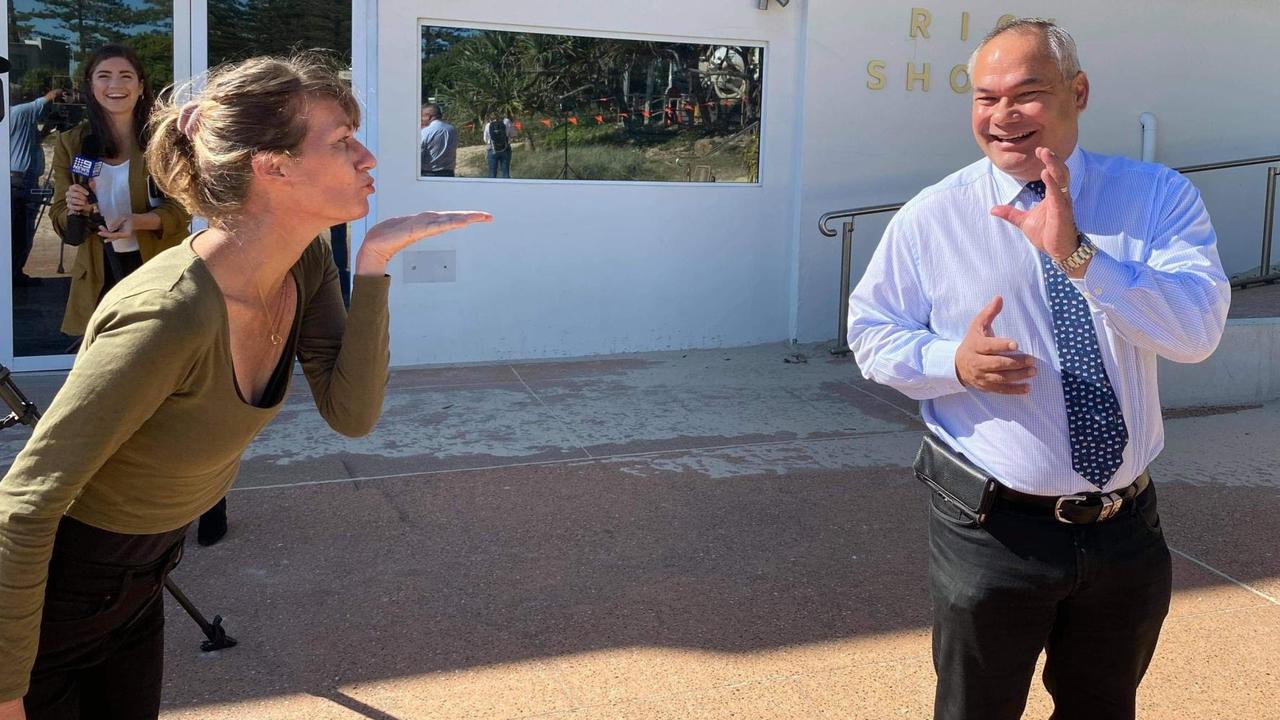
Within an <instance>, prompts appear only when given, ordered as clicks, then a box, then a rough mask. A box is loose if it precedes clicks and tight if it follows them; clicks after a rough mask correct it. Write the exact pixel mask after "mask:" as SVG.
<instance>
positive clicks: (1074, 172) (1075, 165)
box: [987, 145, 1084, 205]
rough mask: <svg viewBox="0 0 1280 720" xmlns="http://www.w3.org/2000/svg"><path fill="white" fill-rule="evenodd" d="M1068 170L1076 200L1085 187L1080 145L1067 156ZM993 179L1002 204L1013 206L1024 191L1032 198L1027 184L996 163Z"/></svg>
mask: <svg viewBox="0 0 1280 720" xmlns="http://www.w3.org/2000/svg"><path fill="white" fill-rule="evenodd" d="M987 162H989V163H990V162H991V161H990V160H988V161H987ZM1067 170H1068V171H1070V173H1071V199H1072V200H1075V199H1076V198H1077V197H1079V196H1080V188H1081V187H1083V185H1084V151H1083V150H1081V149H1080V146H1079V145H1076V147H1075V149H1074V150H1072V151H1071V154H1070V155H1068V156H1067ZM991 177H992V179H993V180H995V183H996V199H997V200H999V201H1000V203H1001V204H1003V205H1010V204H1012V203H1013V201H1014V200H1017V199H1018V195H1020V194H1021V193H1022V192H1024V191H1026V192H1027V194H1028V197H1030V193H1031V191H1030V190H1027V186H1026V183H1024V182H1021V181H1019V180H1018V179H1016V178H1014V177H1013V176H1012V175H1010V174H1008V173H1006V172H1005V171H1003V170H1001V169H1000V168H998V167H996V166H995V163H991ZM1050 189H1052V188H1050Z"/></svg>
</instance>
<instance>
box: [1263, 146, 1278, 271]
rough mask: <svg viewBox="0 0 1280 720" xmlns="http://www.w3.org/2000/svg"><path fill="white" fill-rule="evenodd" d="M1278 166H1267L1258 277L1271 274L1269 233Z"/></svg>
mask: <svg viewBox="0 0 1280 720" xmlns="http://www.w3.org/2000/svg"><path fill="white" fill-rule="evenodd" d="M1278 174H1280V167H1277V166H1275V165H1272V166H1271V167H1269V168H1267V197H1266V201H1265V202H1264V203H1263V208H1264V212H1265V213H1266V217H1264V218H1263V220H1262V262H1261V264H1259V265H1258V277H1259V278H1265V277H1269V276H1270V275H1271V234H1272V232H1274V231H1275V220H1276V175H1278Z"/></svg>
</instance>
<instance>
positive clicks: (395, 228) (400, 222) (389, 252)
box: [356, 210, 493, 276]
mask: <svg viewBox="0 0 1280 720" xmlns="http://www.w3.org/2000/svg"><path fill="white" fill-rule="evenodd" d="M487 222H493V216H492V215H490V214H489V213H487V212H479V211H475V210H449V211H442V212H422V213H418V214H417V215H404V216H402V217H396V218H391V219H390V220H383V221H382V222H380V223H378V224H377V225H374V226H373V228H372V229H370V230H369V232H368V233H366V234H365V236H364V242H363V243H361V245H360V254H359V255H357V256H356V274H357V275H375V276H377V275H383V274H385V273H386V271H387V263H388V262H390V261H391V258H393V257H395V254H396V253H398V252H400V251H401V250H403V249H405V248H407V247H409V246H410V245H412V244H414V243H416V242H418V241H419V240H422V239H423V238H429V237H431V236H433V235H439V234H441V233H447V232H449V231H450V230H457V229H458V228H461V227H466V226H467V225H470V224H472V223H487Z"/></svg>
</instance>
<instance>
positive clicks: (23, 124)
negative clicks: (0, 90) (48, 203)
mask: <svg viewBox="0 0 1280 720" xmlns="http://www.w3.org/2000/svg"><path fill="white" fill-rule="evenodd" d="M13 91H14V95H15V99H17V100H20V101H21V102H20V103H19V104H17V105H14V106H13V107H11V108H10V109H9V198H10V215H9V217H10V235H9V239H10V241H11V243H12V247H13V255H12V257H13V284H14V286H15V287H17V286H19V285H27V284H30V283H31V278H29V277H27V276H26V274H25V273H23V272H22V268H23V266H24V265H26V264H27V255H28V254H30V252H31V241H32V238H34V237H35V233H36V213H37V211H38V210H39V208H40V202H39V200H38V199H37V197H36V196H37V194H38V193H39V190H40V177H41V176H42V175H44V148H43V147H41V144H42V142H43V140H44V138H45V136H46V135H48V134H49V132H50V131H52V130H53V129H54V127H55V126H56V123H55V122H54V118H52V117H50V112H49V111H50V109H51V107H52V105H53V103H55V102H58V101H59V100H61V99H62V96H63V91H62V89H61V88H52V87H50V86H49V81H48V80H46V81H45V82H44V83H43V85H42V86H41V87H40V88H39V90H38V92H39V94H38V95H37V96H35V97H31V96H30V91H27V92H23V93H19V91H17V90H16V89H13ZM41 121H43V122H44V125H43V126H41V125H40V123H41Z"/></svg>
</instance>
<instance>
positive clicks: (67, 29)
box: [26, 0, 139, 60]
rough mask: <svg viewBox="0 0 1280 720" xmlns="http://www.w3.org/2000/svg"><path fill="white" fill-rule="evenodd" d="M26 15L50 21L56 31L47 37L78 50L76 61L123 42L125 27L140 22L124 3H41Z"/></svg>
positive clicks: (85, 0)
mask: <svg viewBox="0 0 1280 720" xmlns="http://www.w3.org/2000/svg"><path fill="white" fill-rule="evenodd" d="M26 15H27V17H29V18H34V19H37V20H50V21H52V22H53V26H54V28H56V29H55V30H54V31H53V32H51V33H50V34H51V35H52V36H53V37H55V38H57V39H59V40H65V41H67V42H70V43H71V44H72V45H73V46H74V47H76V48H78V49H79V53H78V54H77V56H76V60H83V59H84V57H85V55H86V54H87V53H88V52H92V51H93V49H94V48H98V47H101V46H103V45H106V44H108V43H113V42H125V41H126V40H127V38H128V35H127V34H126V30H127V28H130V27H132V26H133V25H135V24H136V23H137V21H138V20H139V14H138V11H136V10H134V9H133V8H131V7H129V6H128V5H127V4H125V2H124V0H44V1H43V2H41V3H40V4H38V5H36V7H35V9H33V10H32V11H31V12H29V13H27V14H26Z"/></svg>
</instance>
